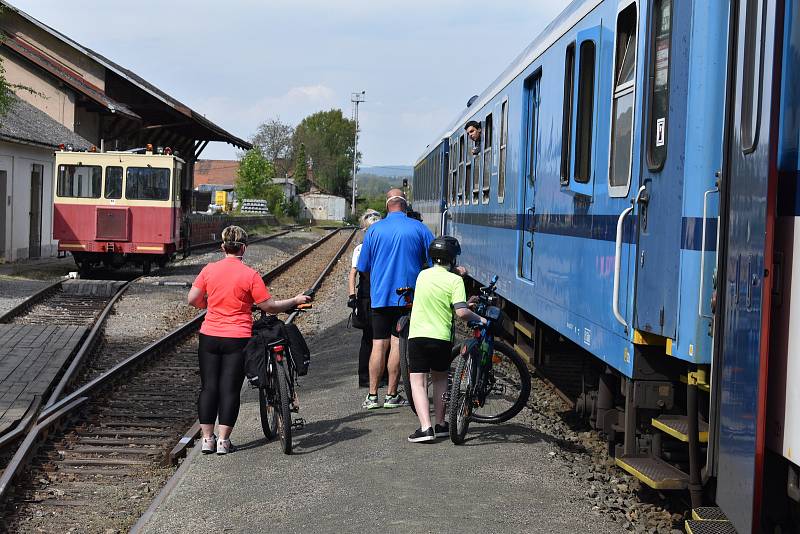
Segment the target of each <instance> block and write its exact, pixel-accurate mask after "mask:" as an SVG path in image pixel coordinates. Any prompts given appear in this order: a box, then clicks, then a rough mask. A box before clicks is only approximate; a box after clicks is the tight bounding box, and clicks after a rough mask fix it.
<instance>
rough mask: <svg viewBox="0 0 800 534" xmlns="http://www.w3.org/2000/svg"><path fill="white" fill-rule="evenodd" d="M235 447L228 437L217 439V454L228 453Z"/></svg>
mask: <svg viewBox="0 0 800 534" xmlns="http://www.w3.org/2000/svg"><path fill="white" fill-rule="evenodd" d="M235 450H236V447H234V446H233V443H231V440H229V439H218V440H217V454H218V455H220V456H221V455H223V454H228V453H229V452H234V451H235Z"/></svg>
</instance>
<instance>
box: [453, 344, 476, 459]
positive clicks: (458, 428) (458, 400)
mask: <svg viewBox="0 0 800 534" xmlns="http://www.w3.org/2000/svg"><path fill="white" fill-rule="evenodd" d="M471 366H472V357H471V356H470V355H465V357H463V358H462V357H459V358H458V363H456V370H455V372H454V373H453V383H452V385H451V386H450V395H449V403H448V406H447V423H448V425H449V427H450V441H452V442H453V443H455V444H456V445H461V444H462V443H464V437H465V436H466V435H467V430H468V429H469V421H470V417H471V412H472V409H471V407H472V399H471V396H470V395H469V394H468V390H469V388H470V381H471V379H470V370H471ZM462 384H464V391H461V389H462V387H461V386H462Z"/></svg>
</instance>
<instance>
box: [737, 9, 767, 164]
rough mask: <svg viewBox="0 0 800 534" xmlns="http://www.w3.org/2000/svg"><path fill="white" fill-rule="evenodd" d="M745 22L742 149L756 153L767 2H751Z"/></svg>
mask: <svg viewBox="0 0 800 534" xmlns="http://www.w3.org/2000/svg"><path fill="white" fill-rule="evenodd" d="M746 4H747V5H746V9H747V11H746V12H745V15H744V16H745V19H744V24H745V28H744V58H743V59H744V63H743V65H742V120H741V122H742V124H741V136H742V150H744V151H745V152H752V151H753V150H755V148H756V144H757V143H758V121H759V115H760V112H761V70H762V69H761V62H762V61H763V57H764V0H747V3H746Z"/></svg>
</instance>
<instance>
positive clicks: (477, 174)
mask: <svg viewBox="0 0 800 534" xmlns="http://www.w3.org/2000/svg"><path fill="white" fill-rule="evenodd" d="M481 130H482V132H481V133H483V132H485V131H486V128H481ZM470 159H472V203H473V204H477V203H478V197H479V195H480V188H481V159H482V158H481V155H480V154H475V153H474V152H473V153H472V158H470ZM484 172H485V171H484Z"/></svg>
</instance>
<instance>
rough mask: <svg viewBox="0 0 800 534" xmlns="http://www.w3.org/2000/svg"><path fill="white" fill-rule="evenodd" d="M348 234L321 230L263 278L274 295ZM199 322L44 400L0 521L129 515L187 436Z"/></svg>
mask: <svg viewBox="0 0 800 534" xmlns="http://www.w3.org/2000/svg"><path fill="white" fill-rule="evenodd" d="M348 234H349V235H348ZM353 235H354V231H353V232H351V231H349V230H345V231H340V232H335V233H332V234H328V235H326V236H325V237H323V238H322V239H320V240H319V241H317V242H316V243H314V244H313V245H311V246H310V247H308V248H306V249H304V250H302V251H301V252H300V253H298V254H296V255H294V256H292V257H291V258H289V259H288V260H287V261H285V262H284V263H282V264H281V265H279V266H278V267H276V268H275V269H273V270H272V271H270V272H269V273H267V274H266V275H265V279H266V280H267V282H268V284H269V285H270V286H278V288H277V289H278V291H277V292H278V293H279V294H280V293H282V292H283V289H284V288H283V285H284V282H286V283H287V285H288V283H289V281H290V280H291V281H293V282H294V283H295V284H297V285H300V284H303V283H305V281H307V280H311V283H309V284H308V285H306V286H304V287H302V289H308V288H309V287H311V288H312V289H315V288H316V287H318V286H319V284H318V283H317V282H318V281H319V279H321V277H322V276H324V273H325V272H326V271H327V270H329V269H330V266H331V265H333V264H334V262H335V259H336V257H338V255H340V254H341V253H342V252H343V251H344V250H345V249H346V247H347V245H348V243H349V241H350V239H352V236H353ZM332 258H333V259H332ZM301 259H305V260H304V261H303V263H302V264H300V263H299V260H301ZM322 266H324V268H323V267H322ZM320 273H323V274H322V275H320ZM315 280H316V282H315ZM312 284H313V286H312ZM297 285H295V286H293V287H292V288H291V290H292V291H295V292H296V291H297V289H296V287H297ZM302 289H301V290H302ZM287 290H288V288H287ZM289 292H291V291H289ZM201 322H202V314H201V315H200V316H198V317H196V318H195V319H193V320H191V321H189V322H187V323H186V324H184V325H183V326H181V327H179V328H177V329H176V330H174V331H172V332H170V333H169V334H168V335H167V336H165V337H164V338H162V339H160V340H158V341H156V342H154V343H152V344H150V345H149V346H148V347H147V348H145V349H143V350H140V351H139V352H137V353H136V354H133V355H132V356H130V357H128V358H127V359H125V360H124V361H122V362H119V363H117V364H116V365H115V366H114V367H112V368H111V369H109V370H107V371H106V372H104V373H102V374H101V375H100V376H98V377H96V378H94V379H93V380H91V381H89V382H87V383H86V384H84V385H82V386H81V387H78V388H77V389H76V390H75V391H74V392H72V393H70V394H69V395H67V396H65V397H64V398H63V399H60V400H58V401H57V402H55V403H54V404H52V405H50V406H49V407H48V408H45V410H44V411H43V412H42V414H41V415H40V417H39V419H38V422H37V424H36V426H35V427H34V428H33V429H32V431H31V432H30V433H29V434H28V436H27V437H26V440H25V442H23V446H22V447H21V448H20V451H18V452H17V454H16V455H15V457H14V459H12V462H11V463H10V464H9V466H8V469H6V471H5V472H4V473H3V475H2V476H0V498H3V497H5V501H4V504H5V509H4V512H5V513H4V514H3V517H4V520H3V521H2V522H0V526H2V527H5V529H7V530H11V531H19V532H42V531H46V532H67V531H70V529H76V530H77V531H79V532H97V531H99V532H107V531H120V530H124V529H126V528H128V527H129V526H130V525H131V524H132V523H133V522H134V521H135V520H136V518H137V517H138V516H139V515H140V514H141V513H142V512H143V511H144V509H145V508H146V507H147V505H148V504H149V501H150V500H151V499H152V497H153V496H154V495H155V494H156V493H157V492H158V490H159V488H160V486H161V485H162V484H163V483H164V482H165V481H166V480H167V478H168V477H169V475H170V474H172V472H173V471H174V469H173V468H172V467H170V466H169V463H170V459H171V458H174V457H175V451H174V450H173V449H174V446H175V445H176V443H178V442H184V445H187V446H188V445H189V444H190V443H191V441H192V436H193V432H192V431H191V430H190V431H189V432H187V428H190V427H192V428H194V427H195V425H193V424H192V423H193V422H194V421H195V419H196V412H195V399H196V396H197V392H198V391H199V385H200V381H199V372H198V369H197V346H196V343H197V337H196V335H195V333H196V331H197V329H199V326H200V324H201ZM182 436H188V437H187V439H181V438H182ZM26 447H27V448H26ZM26 460H30V462H29V463H26ZM24 465H28V469H27V472H26V473H25V474H24V476H21V477H18V479H19V480H18V483H17V487H16V488H15V491H14V492H13V494H12V493H11V492H9V490H10V489H11V488H12V481H14V479H15V475H17V474H19V473H20V472H21V468H22V466H24ZM12 470H13V472H12ZM109 529H110V530H109Z"/></svg>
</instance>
